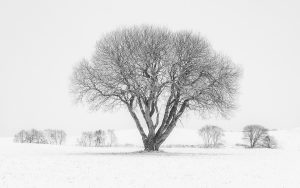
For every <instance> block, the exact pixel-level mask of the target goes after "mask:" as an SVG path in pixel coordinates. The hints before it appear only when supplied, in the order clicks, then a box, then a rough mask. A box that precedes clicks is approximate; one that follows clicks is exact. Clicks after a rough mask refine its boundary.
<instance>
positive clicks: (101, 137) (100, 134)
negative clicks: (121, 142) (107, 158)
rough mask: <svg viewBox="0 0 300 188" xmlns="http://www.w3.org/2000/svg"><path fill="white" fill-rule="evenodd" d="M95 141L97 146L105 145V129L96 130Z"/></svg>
mask: <svg viewBox="0 0 300 188" xmlns="http://www.w3.org/2000/svg"><path fill="white" fill-rule="evenodd" d="M94 142H95V146H96V147H99V146H103V145H104V144H105V131H103V130H101V129H100V130H97V131H95V132H94Z"/></svg>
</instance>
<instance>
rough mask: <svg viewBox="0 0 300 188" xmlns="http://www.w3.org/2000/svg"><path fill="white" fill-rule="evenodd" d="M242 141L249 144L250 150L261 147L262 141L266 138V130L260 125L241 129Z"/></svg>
mask: <svg viewBox="0 0 300 188" xmlns="http://www.w3.org/2000/svg"><path fill="white" fill-rule="evenodd" d="M243 133H244V137H243V139H244V140H246V141H247V142H249V147H250V148H255V147H260V146H263V142H264V139H265V138H266V136H268V129H266V128H265V127H263V126H261V125H248V126H246V127H244V129H243Z"/></svg>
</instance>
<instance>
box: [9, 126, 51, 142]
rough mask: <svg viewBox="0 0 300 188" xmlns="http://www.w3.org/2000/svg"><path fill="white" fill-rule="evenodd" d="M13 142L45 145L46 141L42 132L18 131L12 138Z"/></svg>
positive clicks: (32, 130)
mask: <svg viewBox="0 0 300 188" xmlns="http://www.w3.org/2000/svg"><path fill="white" fill-rule="evenodd" d="M14 141H15V142H19V143H36V144H47V140H46V138H45V136H44V134H43V132H42V131H39V130H36V129H31V130H29V131H25V130H22V131H20V132H19V133H17V134H16V135H15V136H14Z"/></svg>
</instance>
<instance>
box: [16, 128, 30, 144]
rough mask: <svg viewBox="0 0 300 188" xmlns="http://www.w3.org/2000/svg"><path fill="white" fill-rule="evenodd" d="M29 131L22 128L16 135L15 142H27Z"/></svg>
mask: <svg viewBox="0 0 300 188" xmlns="http://www.w3.org/2000/svg"><path fill="white" fill-rule="evenodd" d="M27 137H28V133H27V132H26V131H25V130H21V131H20V132H18V133H17V134H15V136H14V142H17V143H26V142H27Z"/></svg>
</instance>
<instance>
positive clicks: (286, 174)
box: [0, 129, 300, 188]
mask: <svg viewBox="0 0 300 188" xmlns="http://www.w3.org/2000/svg"><path fill="white" fill-rule="evenodd" d="M133 133H135V132H134V131H125V132H117V136H118V141H119V143H122V144H135V145H139V143H135V142H136V141H138V138H139V136H138V135H135V134H134V135H135V137H136V138H135V137H132V138H128V137H130V136H133ZM270 133H271V134H272V135H274V137H275V138H276V139H277V141H278V143H279V145H280V148H279V149H244V148H242V147H237V146H235V144H236V143H243V141H242V139H241V137H242V135H241V133H240V132H226V134H225V138H224V142H225V147H224V148H219V149H203V148H162V150H163V151H162V152H156V153H143V152H139V151H141V150H142V149H143V148H142V147H138V146H136V147H111V148H109V147H107V148H106V147H101V148H83V147H78V146H75V144H74V143H71V140H72V139H69V142H68V144H67V145H65V146H54V145H38V144H17V143H13V142H12V139H11V138H0V187H1V188H6V187H9V188H11V187H12V188H18V187H20V188H21V187H22V188H24V187H25V188H27V187H28V188H34V187H37V188H40V187H41V188H44V187H46V188H48V187H49V188H50V187H51V188H52V187H64V188H65V187H72V188H73V187H75V188H76V187H92V188H93V187H103V188H109V187H122V188H127V187H128V188H135V187H138V188H143V187H145V188H147V187H149V188H150V187H155V188H160V187H162V188H163V187H165V188H167V187H171V188H177V187H186V188H193V187H195V188H196V187H197V188H199V187H200V188H202V187H204V188H213V187H222V188H223V187H228V188H229V187H230V188H232V187H243V188H248V187H249V188H250V187H251V188H252V187H272V188H277V187H278V188H279V187H280V188H283V187H284V188H290V187H291V188H299V187H300V178H299V174H300V162H299V159H300V142H299V141H300V139H299V138H300V129H295V130H285V131H272V132H270ZM122 135H123V136H122ZM74 140H75V139H73V141H74ZM167 142H168V143H166V144H199V143H200V142H201V139H200V138H199V137H198V136H197V134H196V132H195V131H192V130H184V129H182V130H175V132H174V134H173V135H172V136H171V137H170V138H168V141H167Z"/></svg>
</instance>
